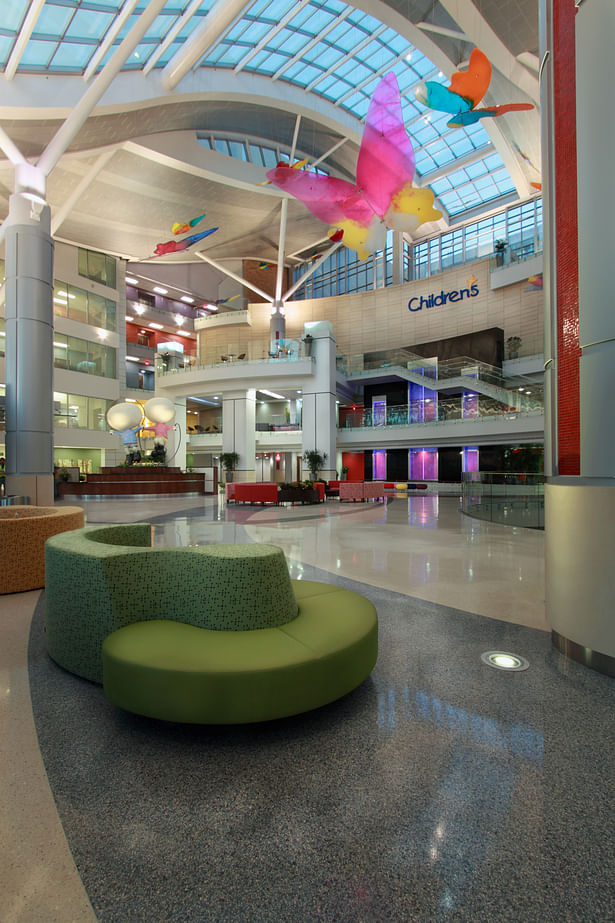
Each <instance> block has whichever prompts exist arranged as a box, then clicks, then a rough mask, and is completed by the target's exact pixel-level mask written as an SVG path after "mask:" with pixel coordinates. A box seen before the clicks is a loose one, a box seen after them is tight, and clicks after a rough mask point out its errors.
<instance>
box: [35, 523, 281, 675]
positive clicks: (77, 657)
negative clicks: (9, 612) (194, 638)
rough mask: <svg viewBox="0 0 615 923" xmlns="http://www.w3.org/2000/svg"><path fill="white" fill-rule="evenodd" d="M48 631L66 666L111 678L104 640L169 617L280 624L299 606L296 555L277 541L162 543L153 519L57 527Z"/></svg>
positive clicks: (233, 624) (209, 624)
mask: <svg viewBox="0 0 615 923" xmlns="http://www.w3.org/2000/svg"><path fill="white" fill-rule="evenodd" d="M45 565H46V571H47V580H46V593H45V596H46V638H47V649H48V651H49V654H50V655H51V657H52V658H53V659H54V660H55V661H56V663H59V664H60V666H62V667H64V669H66V670H69V671H70V672H71V673H76V674H77V675H78V676H83V677H85V678H86V679H90V680H94V682H97V683H100V682H102V661H101V648H102V642H103V640H104V639H105V638H106V637H107V635H109V634H111V632H113V631H115V630H116V629H118V628H122V627H123V626H124V625H128V624H130V623H132V622H140V621H147V620H150V619H154V618H160V615H161V614H162V615H164V618H165V619H171V620H176V621H180V622H189V623H191V624H192V625H196V626H198V627H200V628H211V629H217V630H220V629H232V630H237V631H241V630H244V629H253V628H265V627H267V628H271V627H273V626H276V625H279V624H283V623H284V622H287V621H288V620H289V619H290V618H293V617H294V616H295V615H296V614H297V602H296V599H295V597H294V594H293V591H292V587H291V583H290V577H289V575H288V568H287V566H286V559H285V558H284V554H283V552H282V550H281V549H280V548H277V547H276V546H274V545H265V544H256V543H255V544H249V545H200V546H190V547H185V548H152V547H151V526H150V525H149V524H147V523H135V524H134V525H122V526H102V527H97V528H89V529H79V530H77V531H73V532H64V533H62V534H61V535H55V536H53V537H52V538H50V539H49V540H48V541H47V544H46V547H45Z"/></svg>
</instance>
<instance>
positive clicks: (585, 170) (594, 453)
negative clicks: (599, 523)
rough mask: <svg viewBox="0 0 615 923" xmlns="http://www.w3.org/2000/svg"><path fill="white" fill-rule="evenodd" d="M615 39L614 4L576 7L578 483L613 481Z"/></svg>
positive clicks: (598, 0)
mask: <svg viewBox="0 0 615 923" xmlns="http://www.w3.org/2000/svg"><path fill="white" fill-rule="evenodd" d="M614 34H615V6H614V5H613V2H612V0H593V2H592V3H589V4H587V5H586V6H585V8H583V7H581V6H579V9H578V12H577V16H576V35H577V47H576V53H577V58H576V60H577V175H578V183H577V189H578V193H577V194H578V216H579V345H580V347H581V351H582V352H581V361H580V366H579V368H580V400H581V476H582V477H608V478H612V477H615V401H614V400H613V369H615V313H614V312H613V255H615V247H614V246H613V227H612V224H613V214H615V184H614V183H613V150H614V149H615V124H614V123H613V119H612V118H606V119H605V117H604V115H605V112H612V110H613V91H612V86H613V81H614V80H615V60H614V59H613V52H612V49H611V48H610V44H609V39H611V40H612V37H613V35H614ZM605 107H606V108H605ZM600 125H602V128H601V129H600V128H599V126H600ZM598 130H599V131H600V133H599V135H597V134H596V132H597V131H598ZM598 137H599V138H600V142H599V143H597V139H598ZM609 254H610V256H609Z"/></svg>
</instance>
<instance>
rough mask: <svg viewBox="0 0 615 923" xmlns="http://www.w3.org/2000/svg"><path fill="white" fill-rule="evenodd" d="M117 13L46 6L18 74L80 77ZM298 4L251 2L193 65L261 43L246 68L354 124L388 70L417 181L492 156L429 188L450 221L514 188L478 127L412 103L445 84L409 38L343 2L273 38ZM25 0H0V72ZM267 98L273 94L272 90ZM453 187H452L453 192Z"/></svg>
mask: <svg viewBox="0 0 615 923" xmlns="http://www.w3.org/2000/svg"><path fill="white" fill-rule="evenodd" d="M214 2H215V0H203V2H202V3H201V5H200V7H199V9H198V11H197V12H196V13H195V14H194V15H192V16H191V18H190V19H189V20H188V22H186V23H184V25H183V27H182V29H181V32H180V34H179V36H176V37H175V39H174V41H173V43H172V44H171V46H170V47H169V48H168V49H167V50H166V51H165V52H164V53H163V54H162V55H161V56H160V58H159V59H158V61H157V63H156V67H157V68H159V69H160V68H162V67H164V66H165V64H167V63H168V62H169V61H170V60H171V58H172V57H173V55H174V54H176V53H178V52H179V51H181V48H182V46H183V44H184V42H185V41H186V39H187V38H188V37H189V36H190V35H192V33H193V32H194V30H195V29H197V28H199V26H200V25H201V24H202V22H203V19H204V17H205V16H206V15H207V13H208V12H209V10H210V9H211V8H212V6H213V5H214ZM189 4H190V0H168V2H167V3H166V5H165V7H164V9H163V11H162V12H161V13H160V14H159V15H158V16H157V17H156V19H155V20H154V22H153V24H152V25H151V26H150V27H149V28H148V30H147V32H146V35H145V36H144V38H143V40H142V41H141V44H140V45H139V46H138V47H137V48H136V49H135V50H134V51H133V52H132V54H131V56H130V58H129V59H128V61H127V62H126V64H125V65H124V69H125V70H139V69H141V68H143V67H144V66H145V64H146V63H147V61H148V60H149V58H150V57H151V55H152V54H153V53H154V52H155V51H157V50H158V49H159V48H160V45H161V43H162V42H163V41H164V40H165V37H166V36H167V35H168V33H169V30H170V29H171V28H173V26H174V25H175V24H176V23H177V22H178V20H179V18H180V17H181V16H182V14H183V13H184V12H185V11H186V10H187V9H188V7H189ZM122 6H123V0H122V2H118V0H116V2H111V0H46V2H45V4H44V6H43V9H42V11H41V13H40V15H39V17H38V20H37V23H36V27H35V31H34V33H33V35H32V37H31V38H30V40H29V42H28V43H27V45H26V48H25V50H24V53H23V55H22V57H21V60H20V63H19V67H18V72H20V73H27V72H33V73H37V72H38V73H40V72H41V71H45V70H48V71H49V72H51V73H67V74H70V73H73V74H74V73H78V74H82V73H83V72H84V71H85V69H86V68H87V66H88V64H89V62H90V60H91V58H92V56H93V55H94V54H95V53H96V51H97V49H98V46H99V44H100V42H102V41H103V39H104V37H105V34H106V33H107V32H108V30H109V28H110V26H111V25H112V23H113V19H114V16H115V15H116V14H117V13H118V12H119V11H120V9H121V7H122ZM145 6H146V0H139V4H138V6H137V8H136V11H135V13H133V15H131V16H130V17H129V18H128V21H127V22H126V23H125V24H124V26H123V28H122V30H121V32H120V33H119V35H118V36H116V38H115V40H114V43H113V45H112V46H111V48H110V49H109V51H108V52H107V54H106V55H105V59H104V61H103V62H101V64H100V65H99V68H100V67H102V66H104V63H106V62H107V61H108V60H109V59H110V58H111V57H112V55H113V53H114V51H115V49H116V48H117V46H118V45H119V43H120V42H121V40H122V39H123V38H124V37H125V36H126V34H127V33H128V31H129V30H130V29H131V28H132V26H133V25H134V24H135V23H136V22H137V20H138V15H139V14H140V13H141V12H142V11H143V9H144V8H145ZM297 6H298V2H297V0H255V2H253V3H250V2H249V0H248V2H247V3H246V6H245V8H244V11H243V13H242V14H241V15H240V17H239V19H237V20H236V21H235V22H234V23H233V24H232V25H231V27H230V28H229V29H228V30H227V31H226V33H225V34H223V35H222V36H221V37H220V39H219V40H218V41H217V42H216V43H215V44H214V45H213V46H212V47H211V48H209V49H208V50H207V51H206V52H205V56H204V58H203V60H202V61H201V62H200V66H205V67H207V66H210V67H211V66H215V67H218V68H227V69H230V68H234V67H235V66H236V65H237V64H238V63H239V62H240V61H242V60H243V59H244V58H245V56H246V55H247V54H248V53H249V52H250V51H251V50H252V49H253V48H254V47H255V45H257V44H258V43H260V42H261V41H263V42H264V43H265V44H264V46H263V48H262V50H261V51H260V52H259V53H258V54H257V55H255V56H254V57H253V58H252V59H251V60H250V61H249V62H248V63H247V64H246V66H245V70H246V71H248V72H252V73H260V74H263V75H268V76H272V75H274V74H275V75H276V76H277V77H279V79H280V80H281V81H284V82H285V83H290V84H294V85H295V86H298V87H307V86H309V87H310V92H312V93H314V94H315V95H316V96H320V97H321V98H324V99H327V100H329V101H331V102H333V103H335V104H336V105H339V106H340V108H341V109H343V110H345V111H347V112H349V113H351V114H352V115H353V116H354V117H355V118H358V119H360V120H363V119H364V118H365V116H366V114H367V109H368V106H369V101H370V98H371V95H372V93H373V91H374V88H375V87H376V85H377V83H378V81H379V79H380V78H381V76H382V75H383V74H384V73H387V72H388V71H393V72H394V73H395V75H396V77H397V80H398V83H399V87H400V90H401V93H402V111H403V116H404V119H405V121H406V124H407V127H408V131H409V134H410V137H411V138H412V143H413V146H414V148H415V153H416V167H417V173H418V175H419V176H421V175H424V174H429V173H431V172H433V171H436V170H440V169H442V168H444V167H448V166H449V165H454V162H455V160H456V158H459V157H463V156H465V155H467V154H471V153H472V151H473V150H477V149H479V150H480V149H481V148H482V147H485V148H487V145H489V148H490V150H491V152H492V153H490V154H489V156H486V157H484V158H483V159H481V160H480V161H477V162H475V163H473V164H470V165H468V166H467V167H466V168H465V169H458V170H454V171H453V173H451V174H449V175H448V176H447V177H441V178H440V179H439V180H438V181H437V183H434V184H433V188H434V191H436V192H437V194H438V195H439V196H440V200H441V202H442V204H443V206H444V207H445V208H446V209H447V211H449V213H450V214H451V215H456V214H458V213H459V212H461V211H463V210H464V209H465V208H468V207H472V206H474V205H477V204H481V203H482V202H487V201H491V200H492V199H493V198H497V197H498V196H500V195H505V194H506V193H508V192H510V191H512V190H513V189H514V186H513V183H512V180H511V179H510V176H509V174H508V172H507V171H506V169H505V167H504V164H503V163H502V161H501V159H500V157H499V155H498V154H497V153H495V152H493V148H492V146H491V142H490V139H489V136H488V135H487V133H486V132H485V130H484V128H483V127H482V125H481V124H480V123H477V124H476V125H472V126H469V127H468V128H467V129H455V130H453V129H450V128H449V127H448V126H447V124H446V123H447V121H448V119H449V116H447V115H442V114H438V113H434V112H429V111H426V110H425V109H424V107H422V106H421V105H419V104H418V103H417V102H416V100H415V97H414V89H415V88H416V86H417V85H418V84H419V83H421V82H422V81H424V80H426V79H435V80H438V81H439V82H442V83H445V82H446V81H445V78H444V77H443V75H442V74H441V73H439V72H438V70H437V68H436V67H435V66H434V64H433V63H432V62H431V61H430V60H429V59H428V58H426V57H425V55H423V54H422V52H420V51H419V50H418V49H416V48H414V47H412V46H411V45H410V44H409V42H408V40H407V39H405V38H404V37H403V36H401V35H399V34H398V33H396V32H395V31H394V29H392V28H390V27H389V26H386V27H385V26H384V24H383V23H382V22H380V21H379V20H378V19H376V18H375V17H374V16H372V15H370V14H368V13H365V12H363V11H362V10H359V9H356V8H352V7H349V6H348V5H347V4H346V3H344V2H342V0H309V2H308V3H307V4H306V5H305V6H304V7H303V9H301V10H299V11H298V12H296V13H294V14H293V15H292V16H291V17H290V19H289V20H288V22H287V23H286V25H285V26H284V28H282V29H281V30H279V31H278V32H277V33H276V34H275V35H272V32H273V31H274V30H275V29H276V27H277V25H278V23H279V22H280V21H281V20H282V19H283V18H284V17H286V16H288V14H289V12H291V11H292V10H293V9H294V8H295V7H297ZM28 7H29V3H28V0H0V8H1V12H2V19H1V23H0V25H1V32H2V34H1V35H0V68H3V67H5V66H6V63H7V61H8V58H9V56H10V54H11V51H12V48H13V47H14V43H15V41H16V39H17V36H18V35H19V29H20V28H21V26H22V23H23V20H24V17H25V15H26V12H27V10H28ZM273 92H275V89H274V90H273ZM456 184H457V185H456Z"/></svg>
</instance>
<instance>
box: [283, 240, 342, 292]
mask: <svg viewBox="0 0 615 923" xmlns="http://www.w3.org/2000/svg"><path fill="white" fill-rule="evenodd" d="M342 243H343V241H341V240H338V241H337V242H336V243H334V244H333V246H332V247H329V249H328V250H324V251H323V253H322V256H320V255H319V257H318V259H317V260H314V261H313V263H312V265H311V266H310V268H309V269H308V270H306V271H305V272H304V273H303V275H302V276H300V278H299V279H297V281H296V282H294V283H293V284H292V285H291V287H290V288H289V289H288V291H286V292H284V298H283V301H284V302H286V301H288V299H289V298H290V297H291V296H292V295H294V294H295V292H296V291H297V289H298V288H301V286H302V285H303V283H304V282H306V281H307V280H308V279H309V278H310V276H311V275H312V273H313V272H316V270H317V269H318V267H319V266H320V265H322V263H324V262H325V260H326V259H327V258H328V257H330V256H331V254H332V253H335V251H336V250H337V249H339V247H341V246H342Z"/></svg>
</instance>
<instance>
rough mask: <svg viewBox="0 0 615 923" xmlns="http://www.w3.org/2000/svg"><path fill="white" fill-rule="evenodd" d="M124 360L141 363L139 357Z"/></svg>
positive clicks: (129, 357)
mask: <svg viewBox="0 0 615 923" xmlns="http://www.w3.org/2000/svg"><path fill="white" fill-rule="evenodd" d="M124 358H125V359H127V360H128V362H140V361H141V360H140V359H139V357H138V356H125V357H124Z"/></svg>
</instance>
